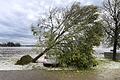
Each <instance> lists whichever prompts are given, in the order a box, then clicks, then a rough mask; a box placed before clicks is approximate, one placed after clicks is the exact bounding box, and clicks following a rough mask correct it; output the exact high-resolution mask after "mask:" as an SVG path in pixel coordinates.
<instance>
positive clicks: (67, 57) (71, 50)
mask: <svg viewBox="0 0 120 80" xmlns="http://www.w3.org/2000/svg"><path fill="white" fill-rule="evenodd" d="M98 18H99V12H98V8H97V7H96V6H93V5H89V6H80V4H79V3H74V4H73V5H71V7H69V8H62V9H61V8H54V9H52V10H50V12H49V14H48V15H47V16H46V17H45V18H41V19H40V20H39V23H38V24H37V25H35V26H32V31H33V34H34V35H35V36H37V37H38V39H39V41H40V43H42V44H44V45H45V50H44V51H43V52H42V53H40V54H39V55H38V56H37V57H35V58H34V59H33V62H36V60H37V59H38V58H39V57H41V56H42V55H43V54H45V53H46V54H49V53H55V54H56V53H58V54H57V55H59V59H60V62H61V63H64V64H66V65H68V64H69V65H70V66H75V67H84V68H88V67H90V66H93V64H94V57H93V56H92V53H93V47H94V46H98V45H99V44H100V42H101V40H102V38H103V28H102V27H103V25H102V23H101V22H100V21H99V20H98ZM66 61H67V62H66ZM80 65H81V66H80Z"/></svg>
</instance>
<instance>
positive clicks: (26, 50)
mask: <svg viewBox="0 0 120 80" xmlns="http://www.w3.org/2000/svg"><path fill="white" fill-rule="evenodd" d="M27 54H29V55H30V56H32V57H33V58H34V57H35V56H37V54H38V53H36V48H32V47H7V48H6V47H4V48H3V47H0V70H31V69H35V68H43V65H42V62H43V59H44V58H43V57H44V56H43V57H41V58H40V59H39V60H38V61H39V63H30V64H28V65H23V66H21V65H14V64H15V63H16V61H17V60H18V59H20V58H21V56H23V55H27Z"/></svg>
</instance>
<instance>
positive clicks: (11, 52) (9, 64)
mask: <svg viewBox="0 0 120 80" xmlns="http://www.w3.org/2000/svg"><path fill="white" fill-rule="evenodd" d="M42 50H43V49H39V48H35V47H34V48H33V47H0V70H32V69H46V68H45V67H43V65H42V62H43V61H44V56H42V57H41V58H40V59H39V60H38V63H30V64H28V65H24V66H20V65H14V64H15V63H16V61H17V60H18V59H20V57H21V56H23V55H27V54H29V55H31V56H32V57H33V58H34V57H35V56H37V55H38V54H39V52H41V51H42ZM94 50H95V52H96V55H95V56H96V57H98V59H103V60H104V56H103V54H99V53H103V52H105V51H110V50H111V49H107V48H94ZM97 67H98V68H106V69H118V68H119V69H120V63H118V62H113V61H110V62H107V63H105V64H104V65H102V66H101V65H100V66H97Z"/></svg>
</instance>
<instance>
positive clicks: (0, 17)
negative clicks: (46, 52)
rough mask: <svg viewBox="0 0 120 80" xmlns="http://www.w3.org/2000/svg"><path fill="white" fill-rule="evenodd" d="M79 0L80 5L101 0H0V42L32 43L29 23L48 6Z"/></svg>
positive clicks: (97, 3)
mask: <svg viewBox="0 0 120 80" xmlns="http://www.w3.org/2000/svg"><path fill="white" fill-rule="evenodd" d="M74 1H79V2H81V5H89V4H95V5H101V4H102V0H0V42H7V41H14V42H20V43H22V44H34V43H35V42H36V39H35V37H34V36H33V35H32V32H31V26H30V25H31V24H32V23H33V22H35V21H37V20H38V18H39V15H42V14H44V13H45V12H46V11H47V10H48V9H49V8H50V6H63V5H64V6H67V5H68V4H70V3H72V2H74Z"/></svg>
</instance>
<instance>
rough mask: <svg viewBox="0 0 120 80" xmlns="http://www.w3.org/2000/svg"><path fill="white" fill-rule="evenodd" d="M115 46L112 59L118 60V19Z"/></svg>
mask: <svg viewBox="0 0 120 80" xmlns="http://www.w3.org/2000/svg"><path fill="white" fill-rule="evenodd" d="M114 33H115V34H114V46H113V58H112V60H113V61H116V60H117V58H116V56H117V45H118V36H119V35H118V26H117V21H116V24H115V32H114Z"/></svg>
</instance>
